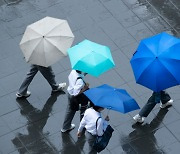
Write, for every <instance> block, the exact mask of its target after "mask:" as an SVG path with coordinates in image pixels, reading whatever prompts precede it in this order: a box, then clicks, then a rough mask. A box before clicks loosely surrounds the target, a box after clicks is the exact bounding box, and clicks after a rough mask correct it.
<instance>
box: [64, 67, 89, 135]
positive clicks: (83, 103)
mask: <svg viewBox="0 0 180 154" xmlns="http://www.w3.org/2000/svg"><path fill="white" fill-rule="evenodd" d="M86 75H87V73H83V72H81V71H78V70H72V71H71V72H70V74H69V76H68V80H69V86H68V88H67V91H68V105H67V109H66V114H65V118H64V122H63V127H62V129H61V132H62V133H65V132H67V131H70V130H72V129H74V128H75V124H71V122H72V120H73V118H74V115H75V113H76V111H78V110H80V120H81V119H82V117H83V115H84V112H85V110H86V109H87V108H88V101H89V99H88V98H87V97H86V96H85V95H84V94H83V92H84V91H85V90H87V89H89V83H86V82H85V81H84V77H85V76H86Z"/></svg>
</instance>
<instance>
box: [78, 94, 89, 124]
mask: <svg viewBox="0 0 180 154" xmlns="http://www.w3.org/2000/svg"><path fill="white" fill-rule="evenodd" d="M88 101H89V99H88V98H87V97H86V96H85V95H84V94H83V93H82V94H80V95H78V97H77V102H78V103H79V106H80V107H79V109H80V121H81V119H82V118H83V116H84V112H85V111H86V109H87V108H88Z"/></svg>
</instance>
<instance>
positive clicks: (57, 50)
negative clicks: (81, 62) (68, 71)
mask: <svg viewBox="0 0 180 154" xmlns="http://www.w3.org/2000/svg"><path fill="white" fill-rule="evenodd" d="M73 40H74V35H73V33H72V31H71V29H70V27H69V25H68V23H67V21H66V20H61V19H56V18H52V17H45V18H43V19H41V20H39V21H37V22H35V23H33V24H31V25H29V26H27V28H26V30H25V33H24V35H23V38H22V40H21V42H20V48H21V50H22V52H23V54H24V57H25V59H26V62H29V63H31V64H37V65H40V66H45V67H48V66H50V65H52V64H54V63H55V62H56V61H58V60H59V59H61V58H62V57H64V56H66V55H67V49H68V48H69V47H70V46H71V45H72V42H73Z"/></svg>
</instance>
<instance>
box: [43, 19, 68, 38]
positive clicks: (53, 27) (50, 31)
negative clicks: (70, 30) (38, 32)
mask: <svg viewBox="0 0 180 154" xmlns="http://www.w3.org/2000/svg"><path fill="white" fill-rule="evenodd" d="M64 23H65V22H62V23H59V24H57V25H56V26H55V27H53V28H52V29H51V30H50V31H49V32H48V33H46V35H48V34H49V33H51V32H52V30H54V29H55V28H57V27H58V26H60V25H62V24H64ZM61 36H64V35H61Z"/></svg>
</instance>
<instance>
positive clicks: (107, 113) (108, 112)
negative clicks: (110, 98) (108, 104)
mask: <svg viewBox="0 0 180 154" xmlns="http://www.w3.org/2000/svg"><path fill="white" fill-rule="evenodd" d="M109 111H110V109H109V108H108V111H107V116H108V114H109Z"/></svg>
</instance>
